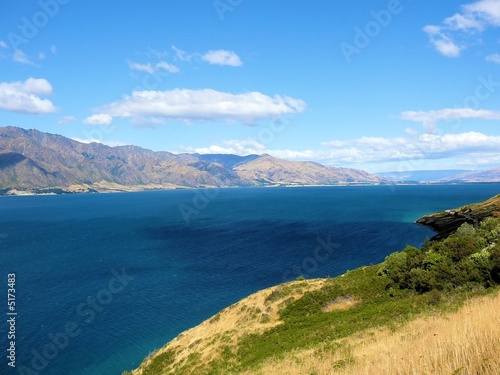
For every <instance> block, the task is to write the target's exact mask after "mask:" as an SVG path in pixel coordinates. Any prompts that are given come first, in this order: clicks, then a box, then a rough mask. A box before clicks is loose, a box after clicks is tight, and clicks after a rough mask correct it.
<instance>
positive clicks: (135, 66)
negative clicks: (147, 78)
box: [128, 61, 180, 74]
mask: <svg viewBox="0 0 500 375" xmlns="http://www.w3.org/2000/svg"><path fill="white" fill-rule="evenodd" d="M128 66H129V68H130V69H132V70H137V71H139V72H144V73H148V74H154V73H155V72H156V71H157V69H162V70H165V71H167V72H169V73H178V72H179V71H180V69H179V68H178V67H177V66H175V65H172V64H169V63H168V62H166V61H160V62H158V63H156V64H154V65H153V64H151V63H146V64H140V63H136V62H133V61H128Z"/></svg>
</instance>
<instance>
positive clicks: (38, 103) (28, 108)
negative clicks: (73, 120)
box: [0, 78, 57, 114]
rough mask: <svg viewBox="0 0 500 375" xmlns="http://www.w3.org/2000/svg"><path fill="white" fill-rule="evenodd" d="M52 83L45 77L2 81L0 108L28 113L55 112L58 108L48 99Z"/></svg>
mask: <svg viewBox="0 0 500 375" xmlns="http://www.w3.org/2000/svg"><path fill="white" fill-rule="evenodd" d="M52 93H53V91H52V85H51V84H50V82H49V81H47V80H46V79H43V78H38V79H37V78H28V79H27V80H26V81H24V82H19V81H18V82H11V83H7V82H2V83H0V109H4V110H6V111H10V112H19V113H26V114H43V113H53V112H56V111H57V109H56V108H55V107H54V105H53V104H52V102H51V101H50V100H48V99H42V98H41V96H50V95H52Z"/></svg>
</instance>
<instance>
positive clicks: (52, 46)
mask: <svg viewBox="0 0 500 375" xmlns="http://www.w3.org/2000/svg"><path fill="white" fill-rule="evenodd" d="M50 52H52V54H53V55H55V54H56V53H57V47H56V46H55V45H51V46H50Z"/></svg>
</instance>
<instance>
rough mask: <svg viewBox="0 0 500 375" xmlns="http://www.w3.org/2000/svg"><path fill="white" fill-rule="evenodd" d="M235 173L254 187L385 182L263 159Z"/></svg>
mask: <svg viewBox="0 0 500 375" xmlns="http://www.w3.org/2000/svg"><path fill="white" fill-rule="evenodd" d="M234 169H235V171H236V172H237V173H238V175H239V176H241V177H243V178H244V179H246V180H249V181H253V183H254V184H256V185H258V184H287V185H318V184H321V185H324V184H338V183H381V182H383V181H384V179H383V178H381V177H378V176H375V175H372V174H369V173H368V172H364V171H360V170H357V169H347V168H335V167H325V166H323V165H321V164H318V163H312V162H297V161H287V160H281V159H277V158H274V157H272V156H270V155H262V156H260V157H259V158H257V159H254V160H252V161H250V162H247V163H244V164H240V165H238V166H236V167H235V168H234Z"/></svg>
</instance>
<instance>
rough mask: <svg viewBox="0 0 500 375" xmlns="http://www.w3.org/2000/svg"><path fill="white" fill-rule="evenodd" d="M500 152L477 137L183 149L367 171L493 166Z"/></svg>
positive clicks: (494, 142)
mask: <svg viewBox="0 0 500 375" xmlns="http://www.w3.org/2000/svg"><path fill="white" fill-rule="evenodd" d="M499 149H500V136H490V135H485V134H482V133H479V132H466V133H457V134H440V135H436V134H421V135H418V136H409V137H408V136H407V137H394V138H384V137H361V138H358V139H351V140H331V141H326V142H323V143H321V147H319V148H318V149H314V150H310V149H306V150H291V149H272V148H268V147H267V145H266V144H265V143H263V142H259V141H258V140H257V139H233V140H227V141H224V142H222V143H220V144H214V145H211V146H208V147H198V148H194V147H185V146H181V151H182V152H197V153H200V154H214V153H217V154H236V155H242V156H243V155H249V154H258V155H262V154H270V155H272V156H275V157H278V158H282V159H287V160H301V161H315V162H319V163H322V164H325V165H334V166H346V167H354V168H362V169H368V170H382V169H384V170H418V169H440V168H442V169H450V168H457V166H458V165H468V166H469V167H470V166H477V165H488V166H489V167H492V166H498V163H500V155H498V150H499ZM495 163H496V164H495Z"/></svg>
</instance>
